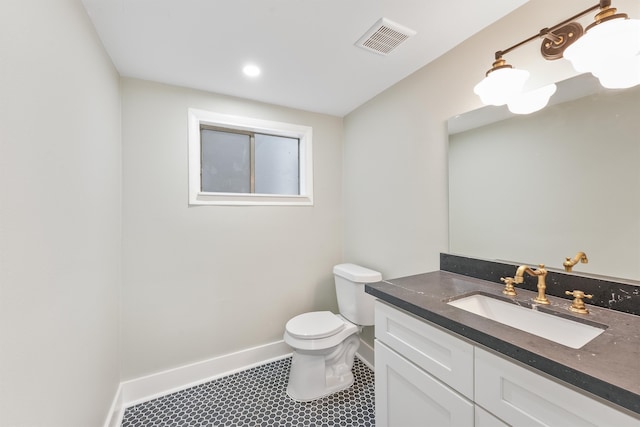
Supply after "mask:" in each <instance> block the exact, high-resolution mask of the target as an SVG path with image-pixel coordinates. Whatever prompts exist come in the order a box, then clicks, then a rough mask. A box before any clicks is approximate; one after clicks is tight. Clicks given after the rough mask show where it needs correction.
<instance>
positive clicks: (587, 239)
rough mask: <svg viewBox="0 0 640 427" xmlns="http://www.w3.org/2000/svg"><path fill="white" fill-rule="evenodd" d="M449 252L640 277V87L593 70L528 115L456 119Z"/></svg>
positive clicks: (494, 111) (452, 124)
mask: <svg viewBox="0 0 640 427" xmlns="http://www.w3.org/2000/svg"><path fill="white" fill-rule="evenodd" d="M449 133H450V136H449V142H450V144H449V227H450V228H449V251H450V252H451V253H457V254H461V255H468V256H475V257H481V258H485V259H497V260H512V261H520V262H527V263H530V264H531V265H536V264H538V263H544V264H546V265H547V266H548V267H551V268H557V269H560V270H562V263H563V261H565V259H566V257H574V256H575V255H576V253H577V252H578V251H583V252H585V253H587V254H588V256H589V263H588V264H577V265H576V266H575V267H574V272H576V273H582V272H585V273H592V274H598V275H606V276H613V277H620V278H626V279H633V280H640V87H635V88H632V89H627V90H617V91H616V90H606V89H603V88H601V87H600V86H599V85H598V83H597V80H596V79H594V78H593V77H592V76H591V75H580V76H577V77H574V78H572V79H569V80H566V81H564V82H561V83H559V84H558V92H557V93H556V95H554V96H553V97H552V101H551V102H550V105H549V106H547V107H546V108H544V109H543V110H541V111H538V112H536V113H534V114H531V115H527V116H514V115H512V114H511V113H509V112H508V110H506V108H505V107H483V108H481V109H480V110H476V111H473V112H470V113H467V114H464V115H462V116H458V117H456V118H453V119H451V120H450V121H449Z"/></svg>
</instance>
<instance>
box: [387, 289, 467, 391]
mask: <svg viewBox="0 0 640 427" xmlns="http://www.w3.org/2000/svg"><path fill="white" fill-rule="evenodd" d="M375 310H376V311H375V313H376V320H375V322H376V323H375V326H376V327H375V334H376V338H377V339H378V340H379V341H381V342H383V343H385V344H387V345H388V346H389V347H391V348H392V349H394V350H396V351H397V352H398V353H400V354H402V355H403V356H404V357H405V358H407V359H409V360H410V361H412V362H413V363H415V364H416V365H418V366H419V367H420V368H422V369H424V370H425V371H427V372H429V373H430V374H431V375H433V376H434V377H436V378H438V379H439V380H441V381H443V382H444V383H446V384H448V385H449V386H450V387H452V388H454V389H455V390H457V391H458V392H460V393H462V394H463V395H464V396H466V397H467V398H469V399H471V400H473V345H471V344H469V343H467V342H465V341H462V340H461V339H459V338H456V337H454V336H453V335H451V334H450V333H447V332H444V331H442V330H440V329H439V328H437V327H435V326H432V325H430V324H428V323H426V322H425V321H424V320H421V319H418V318H416V317H414V316H413V315H411V314H409V313H406V312H404V311H401V310H398V309H396V308H393V307H391V306H389V305H387V304H385V303H383V302H381V301H376V305H375Z"/></svg>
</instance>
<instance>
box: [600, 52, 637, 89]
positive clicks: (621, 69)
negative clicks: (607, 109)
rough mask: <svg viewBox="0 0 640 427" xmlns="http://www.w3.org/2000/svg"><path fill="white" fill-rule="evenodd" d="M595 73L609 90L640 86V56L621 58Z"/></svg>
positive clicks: (608, 63)
mask: <svg viewBox="0 0 640 427" xmlns="http://www.w3.org/2000/svg"><path fill="white" fill-rule="evenodd" d="M605 65H606V66H604V67H602V68H600V69H599V70H596V71H594V72H593V75H594V76H596V77H597V78H598V80H599V81H600V84H601V85H602V86H603V87H605V88H607V89H627V88H630V87H633V86H637V85H639V84H640V54H639V55H636V56H634V57H632V58H619V59H617V60H612V61H609V62H607V64H605Z"/></svg>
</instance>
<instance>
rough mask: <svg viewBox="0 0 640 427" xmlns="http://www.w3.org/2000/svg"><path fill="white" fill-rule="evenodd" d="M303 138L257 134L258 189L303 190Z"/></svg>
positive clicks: (270, 191) (262, 191)
mask: <svg viewBox="0 0 640 427" xmlns="http://www.w3.org/2000/svg"><path fill="white" fill-rule="evenodd" d="M299 145H300V144H299V140H298V139H297V138H286V137H282V136H273V135H262V134H256V135H255V156H256V159H255V192H256V193H260V194H300V176H299V170H300V169H299V158H300V155H299Z"/></svg>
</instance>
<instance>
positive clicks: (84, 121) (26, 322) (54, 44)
mask: <svg viewBox="0 0 640 427" xmlns="http://www.w3.org/2000/svg"><path fill="white" fill-rule="evenodd" d="M1 9H2V11H1V13H0V425H1V426H47V427H53V426H65V427H69V426H78V427H87V426H98V425H102V423H103V422H104V420H105V417H106V415H107V411H108V409H109V406H110V405H111V402H112V399H113V397H114V395H115V391H116V387H117V385H118V383H119V367H118V333H119V331H118V304H119V303H118V299H119V286H120V273H121V270H120V244H121V227H120V225H121V223H120V196H121V191H120V185H121V178H120V174H121V159H120V155H121V150H120V96H119V78H118V75H117V73H116V72H115V70H114V68H113V66H112V65H111V62H110V60H109V58H108V57H107V56H106V54H105V53H104V50H103V49H102V45H101V44H100V41H99V40H98V38H97V36H96V34H95V33H94V30H93V27H92V25H91V23H90V20H89V18H88V17H87V16H86V12H85V10H84V8H83V7H82V5H81V3H80V1H77V0H58V1H55V2H52V1H50V0H29V1H25V0H3V1H2V6H1Z"/></svg>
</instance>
